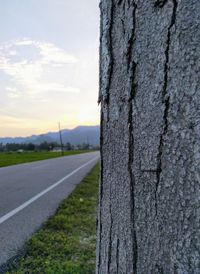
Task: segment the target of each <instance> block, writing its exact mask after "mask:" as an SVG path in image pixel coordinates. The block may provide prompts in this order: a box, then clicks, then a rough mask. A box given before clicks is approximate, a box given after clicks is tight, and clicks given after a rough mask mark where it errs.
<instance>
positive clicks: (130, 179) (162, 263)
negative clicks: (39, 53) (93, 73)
mask: <svg viewBox="0 0 200 274" xmlns="http://www.w3.org/2000/svg"><path fill="white" fill-rule="evenodd" d="M100 8H101V46H100V95H99V102H101V157H102V160H101V161H102V163H101V183H100V201H99V216H98V246H97V270H96V273H98V274H111V273H128V274H131V273H133V274H173V273H174V274H189V273H190V274H199V273H200V203H199V202H200V47H199V45H200V1H199V0H157V1H156V0H143V1H142V0H138V1H137V0H135V1H133V0H118V1H117V0H102V1H101V4H100Z"/></svg>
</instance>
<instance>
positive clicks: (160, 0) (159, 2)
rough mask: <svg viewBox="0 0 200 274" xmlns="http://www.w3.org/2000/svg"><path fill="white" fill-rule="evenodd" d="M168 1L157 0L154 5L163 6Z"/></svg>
mask: <svg viewBox="0 0 200 274" xmlns="http://www.w3.org/2000/svg"><path fill="white" fill-rule="evenodd" d="M167 2H168V0H157V1H156V2H155V4H154V7H159V8H163V7H164V5H165V4H166V3H167Z"/></svg>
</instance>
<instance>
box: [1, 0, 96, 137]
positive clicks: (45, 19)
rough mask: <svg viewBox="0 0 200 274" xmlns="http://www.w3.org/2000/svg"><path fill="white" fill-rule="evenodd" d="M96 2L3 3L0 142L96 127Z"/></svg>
mask: <svg viewBox="0 0 200 274" xmlns="http://www.w3.org/2000/svg"><path fill="white" fill-rule="evenodd" d="M98 2H99V1H97V0H96V1H94V0H87V1H84V3H83V1H81V0H75V1H73V2H71V1H68V0H29V1H26V2H25V1H21V0H13V1H4V2H2V7H1V26H0V30H1V33H2V35H1V37H0V94H1V109H0V136H1V137H7V136H9V137H16V136H22V137H24V136H30V135H34V134H42V133H44V132H50V131H57V127H58V126H57V123H58V121H60V122H61V125H62V128H69V129H70V128H74V127H76V126H79V125H98V124H99V108H98V105H97V97H98V47H99V8H98Z"/></svg>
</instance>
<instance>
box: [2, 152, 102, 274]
mask: <svg viewBox="0 0 200 274" xmlns="http://www.w3.org/2000/svg"><path fill="white" fill-rule="evenodd" d="M98 159H99V152H92V153H85V154H79V155H74V156H67V157H62V158H56V159H50V160H44V161H38V162H33V163H27V164H21V165H16V166H10V167H5V168H0V266H1V267H0V273H2V271H3V270H2V269H3V268H2V266H3V265H4V264H5V263H6V262H7V261H8V260H9V259H11V258H12V257H14V256H16V254H17V253H18V252H19V250H20V249H21V248H22V247H23V245H24V243H25V242H26V241H27V239H29V238H30V236H31V235H32V234H33V233H34V232H35V231H36V230H37V229H38V228H40V227H41V225H42V224H43V223H44V221H46V220H47V219H48V217H49V216H51V215H53V214H54V213H55V211H56V209H57V207H58V205H59V203H60V202H61V201H62V200H63V199H64V198H66V197H67V196H68V195H69V194H70V193H71V192H72V191H73V190H74V188H75V187H76V186H77V185H78V184H79V183H80V181H81V180H82V179H83V178H84V177H85V176H86V174H87V173H88V172H89V171H90V170H91V168H92V167H93V166H94V165H95V164H96V163H97V161H98Z"/></svg>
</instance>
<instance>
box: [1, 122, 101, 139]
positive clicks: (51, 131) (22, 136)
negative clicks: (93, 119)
mask: <svg viewBox="0 0 200 274" xmlns="http://www.w3.org/2000/svg"><path fill="white" fill-rule="evenodd" d="M77 127H100V125H98V124H96V125H76V126H75V127H71V128H61V131H62V130H73V129H76V128H77ZM58 131H59V129H58V128H57V130H56V129H55V130H50V131H45V132H41V133H38V134H29V135H16V136H0V138H3V139H4V138H26V137H30V136H33V135H43V134H47V133H54V132H55V133H57V132H58Z"/></svg>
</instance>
